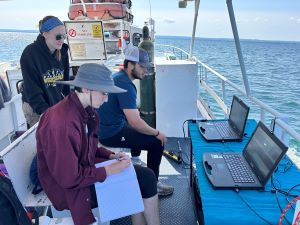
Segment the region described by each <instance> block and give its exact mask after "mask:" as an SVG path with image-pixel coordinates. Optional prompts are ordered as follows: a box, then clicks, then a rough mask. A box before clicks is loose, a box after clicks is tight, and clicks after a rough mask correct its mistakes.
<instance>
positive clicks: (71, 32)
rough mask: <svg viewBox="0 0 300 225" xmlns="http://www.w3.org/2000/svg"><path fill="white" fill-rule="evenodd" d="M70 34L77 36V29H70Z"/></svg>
mask: <svg viewBox="0 0 300 225" xmlns="http://www.w3.org/2000/svg"><path fill="white" fill-rule="evenodd" d="M69 36H70V37H76V30H74V29H70V30H69Z"/></svg>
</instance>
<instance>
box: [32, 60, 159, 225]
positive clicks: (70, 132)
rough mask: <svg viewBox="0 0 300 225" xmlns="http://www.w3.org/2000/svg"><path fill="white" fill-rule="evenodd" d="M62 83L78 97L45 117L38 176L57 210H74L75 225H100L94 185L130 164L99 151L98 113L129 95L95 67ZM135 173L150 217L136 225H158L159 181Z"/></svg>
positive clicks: (145, 172) (135, 219)
mask: <svg viewBox="0 0 300 225" xmlns="http://www.w3.org/2000/svg"><path fill="white" fill-rule="evenodd" d="M60 83H61V84H66V85H72V86H75V87H76V89H77V91H75V92H71V93H70V94H69V95H68V96H67V97H66V98H64V99H63V100H62V101H60V102H59V103H58V104H56V105H55V106H53V107H51V108H49V109H48V110H47V111H46V112H45V113H44V114H42V116H41V119H40V122H39V125H38V127H37V131H36V139H37V160H38V161H37V162H38V176H39V180H40V182H41V185H42V187H43V189H44V191H45V193H46V194H47V196H48V198H49V199H50V201H51V202H52V204H53V206H54V207H55V208H56V209H57V210H64V209H69V210H70V211H71V215H72V218H73V221H74V224H75V225H89V224H92V223H94V222H95V218H94V216H93V213H92V210H91V209H92V208H94V207H97V200H96V195H95V187H94V183H95V182H103V181H104V180H105V179H106V177H108V176H111V175H113V174H116V173H120V172H121V171H123V170H124V169H125V168H127V167H128V166H129V164H130V163H131V162H130V159H128V158H127V157H126V156H125V154H124V153H118V154H114V153H113V152H111V151H109V150H107V149H105V148H102V147H101V148H98V147H97V144H98V137H97V135H96V132H97V129H98V125H99V117H98V115H97V113H96V111H95V108H99V107H100V106H101V105H102V104H103V103H104V102H106V101H107V95H108V93H121V92H124V91H125V90H123V89H121V88H118V87H117V86H115V85H114V81H113V79H112V77H111V72H110V71H109V70H108V69H107V68H106V67H105V66H103V65H98V64H95V63H87V64H83V65H82V66H80V68H79V70H78V73H77V75H76V77H75V80H73V81H60ZM114 158H119V159H120V161H117V162H115V163H113V164H111V165H108V166H105V167H100V168H96V167H95V163H98V162H102V161H105V160H109V159H114ZM135 171H136V174H137V179H138V182H139V186H140V189H141V193H142V197H143V201H144V207H145V211H144V212H143V213H138V214H135V215H133V216H132V223H133V224H135V225H141V224H146V223H147V224H148V225H158V224H159V211H158V196H157V186H156V178H155V175H154V173H153V171H151V170H150V169H148V168H144V167H141V166H135ZM116 210H118V209H116Z"/></svg>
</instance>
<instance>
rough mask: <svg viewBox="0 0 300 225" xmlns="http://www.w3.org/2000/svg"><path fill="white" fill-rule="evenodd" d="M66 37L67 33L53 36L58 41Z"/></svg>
mask: <svg viewBox="0 0 300 225" xmlns="http://www.w3.org/2000/svg"><path fill="white" fill-rule="evenodd" d="M66 38H67V35H65V34H57V35H56V36H55V39H56V40H57V41H59V40H61V39H63V40H65V39H66Z"/></svg>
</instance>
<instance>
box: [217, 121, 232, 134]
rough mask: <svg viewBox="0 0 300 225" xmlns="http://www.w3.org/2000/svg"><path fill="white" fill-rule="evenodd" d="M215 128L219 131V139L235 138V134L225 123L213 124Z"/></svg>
mask: <svg viewBox="0 0 300 225" xmlns="http://www.w3.org/2000/svg"><path fill="white" fill-rule="evenodd" d="M215 127H216V129H217V130H218V131H219V133H220V135H221V137H236V133H235V132H234V131H233V130H232V129H230V128H229V126H228V124H227V123H224V122H215Z"/></svg>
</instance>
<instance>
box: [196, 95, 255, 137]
mask: <svg viewBox="0 0 300 225" xmlns="http://www.w3.org/2000/svg"><path fill="white" fill-rule="evenodd" d="M249 110H250V108H249V107H248V106H247V105H246V104H245V103H244V102H243V101H242V100H241V99H239V98H238V97H237V96H235V95H234V96H233V99H232V103H231V109H230V114H229V119H228V120H222V121H211V120H207V121H200V122H198V128H199V131H200V133H201V135H202V136H203V137H204V139H205V140H206V141H218V142H225V141H242V139H243V136H244V131H245V126H246V122H247V118H248V114H249Z"/></svg>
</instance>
